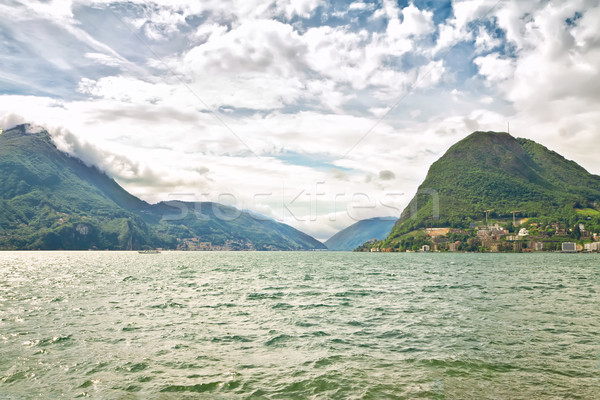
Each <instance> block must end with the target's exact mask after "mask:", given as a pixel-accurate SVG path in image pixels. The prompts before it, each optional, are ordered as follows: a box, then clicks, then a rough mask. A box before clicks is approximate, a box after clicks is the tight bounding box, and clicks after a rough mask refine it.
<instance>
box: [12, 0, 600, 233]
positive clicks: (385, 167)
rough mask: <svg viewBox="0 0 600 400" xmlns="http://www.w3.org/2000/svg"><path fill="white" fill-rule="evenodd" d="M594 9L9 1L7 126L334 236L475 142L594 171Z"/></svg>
mask: <svg viewBox="0 0 600 400" xmlns="http://www.w3.org/2000/svg"><path fill="white" fill-rule="evenodd" d="M599 3H600V1H599V0H591V1H586V0H570V1H547V0H545V1H538V0H529V1H513V0H500V1H498V0H466V1H430V0H415V1H412V2H409V1H389V0H363V1H355V2H350V1H331V2H324V1H320V0H261V1H256V0H202V1H192V0H155V1H151V0H130V1H110V0H99V1H93V0H46V1H20V0H4V1H2V2H1V4H0V15H2V18H1V19H0V54H2V56H1V57H0V128H4V129H7V128H10V127H11V126H14V125H15V124H17V123H20V122H23V121H27V122H32V123H37V124H41V125H44V126H46V127H48V129H50V130H51V132H52V134H53V136H54V138H55V141H56V143H57V144H58V145H59V146H60V148H61V149H63V150H65V151H68V152H70V153H72V154H74V155H77V156H78V157H80V158H82V159H83V160H84V161H85V162H86V163H89V164H93V165H96V166H98V167H99V168H101V169H102V170H104V171H106V172H107V173H108V174H109V175H111V176H113V177H114V178H115V179H116V180H117V181H118V182H119V183H121V184H122V185H123V186H124V187H125V188H126V189H127V190H129V191H130V192H132V193H134V194H136V195H138V196H140V197H141V198H143V199H145V200H147V201H149V202H157V201H161V200H173V199H184V200H189V201H193V200H213V201H219V202H222V203H227V204H233V205H235V206H237V207H238V208H242V209H249V210H253V211H255V212H258V213H261V214H264V215H267V216H270V217H272V218H275V219H278V220H280V221H283V222H286V223H289V224H290V225H292V226H294V227H296V228H299V229H301V230H303V231H305V232H307V233H309V234H311V235H313V236H315V237H317V238H319V239H326V238H328V237H329V236H331V235H332V234H334V233H335V232H337V231H338V230H339V229H341V228H344V227H346V226H348V225H350V224H351V223H352V222H353V221H354V220H357V219H361V218H366V217H374V216H387V215H396V216H397V215H399V213H400V211H401V209H402V208H403V207H404V206H405V205H406V203H408V201H409V200H410V198H411V197H412V196H413V194H414V192H415V191H416V188H417V186H418V185H419V183H420V182H421V181H422V180H423V178H424V177H425V174H426V173H427V169H428V167H429V165H430V164H431V163H432V162H434V161H435V160H436V159H437V158H439V157H440V156H441V155H442V154H443V153H444V151H445V150H447V148H448V147H449V146H451V145H452V144H453V143H455V142H456V141H458V140H460V139H461V138H463V137H465V136H466V135H468V134H469V133H471V132H473V131H475V130H495V131H506V130H507V125H508V123H510V131H511V134H513V135H514V136H520V137H526V138H530V139H533V140H536V141H538V142H540V143H542V144H544V145H546V146H547V147H549V148H551V149H553V150H555V151H558V152H559V153H561V154H563V155H564V156H566V157H567V158H569V159H573V160H575V161H577V162H578V163H580V164H581V165H583V166H584V167H585V168H586V169H588V170H589V171H590V172H592V173H596V174H600V165H598V153H599V150H600V145H599V142H600V71H599V70H600V29H599V28H598V21H600V4H599Z"/></svg>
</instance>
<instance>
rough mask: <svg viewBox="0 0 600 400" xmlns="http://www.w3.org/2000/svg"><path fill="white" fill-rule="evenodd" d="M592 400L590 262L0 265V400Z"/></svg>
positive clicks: (235, 257)
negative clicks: (290, 399)
mask: <svg viewBox="0 0 600 400" xmlns="http://www.w3.org/2000/svg"><path fill="white" fill-rule="evenodd" d="M78 396H79V397H87V396H89V397H92V398H113V399H116V398H122V399H136V398H139V399H146V398H161V399H162V398H164V399H170V398H173V399H179V398H211V399H212V398H257V399H260V398H265V399H289V398H298V399H303V398H315V399H330V398H331V399H380V398H390V399H394V398H398V399H404V398H411V399H412V398H431V399H446V398H447V399H498V398H511V399H531V398H537V399H543V398H581V399H592V398H600V255H598V254H590V255H585V254H574V255H569V254H548V253H546V254H426V253H423V254H406V253H401V254H369V253H335V252H283V253H277V252H275V253H259V252H239V253H238V252H198V253H192V252H189V253H185V252H165V253H161V254H138V253H135V252H30V253H28V252H0V399H21V398H25V399H27V398H73V397H78Z"/></svg>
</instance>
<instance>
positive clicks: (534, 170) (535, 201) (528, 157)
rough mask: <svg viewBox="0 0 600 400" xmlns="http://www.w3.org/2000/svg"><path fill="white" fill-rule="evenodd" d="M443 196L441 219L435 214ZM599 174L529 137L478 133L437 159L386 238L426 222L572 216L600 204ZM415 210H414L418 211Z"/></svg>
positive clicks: (457, 224) (464, 223) (453, 223)
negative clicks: (516, 212) (592, 172)
mask: <svg viewBox="0 0 600 400" xmlns="http://www.w3.org/2000/svg"><path fill="white" fill-rule="evenodd" d="M436 197H438V198H439V216H438V217H439V218H435V217H436V216H435V215H434V214H433V210H434V204H435V198H436ZM599 203H600V177H599V176H596V175H592V174H590V173H588V172H587V171H586V170H585V169H584V168H582V167H581V166H579V165H578V164H577V163H575V162H573V161H569V160H566V159H565V158H564V157H562V156H561V155H559V154H557V153H555V152H554V151H551V150H548V149H547V148H546V147H544V146H542V145H540V144H538V143H535V142H533V141H531V140H527V139H520V138H519V139H516V138H514V137H512V136H511V135H509V134H508V133H495V132H475V133H473V134H471V135H470V136H468V137H467V138H465V139H463V140H461V141H460V142H458V143H456V144H455V145H454V146H452V147H451V148H450V149H449V150H448V151H447V152H446V154H444V155H443V156H442V157H441V158H440V159H439V160H438V161H436V162H435V163H434V164H433V165H432V166H431V168H430V169H429V172H428V174H427V177H426V178H425V181H424V182H423V183H422V184H421V186H419V190H418V192H417V195H415V197H414V198H413V199H412V200H411V202H410V204H409V205H408V206H407V207H406V209H405V210H404V212H403V213H402V216H401V218H400V219H399V220H398V222H397V223H396V225H395V227H394V229H393V230H392V233H391V234H390V236H389V237H388V242H389V241H390V240H393V239H394V238H395V237H398V236H400V235H402V234H404V233H407V232H410V231H412V230H414V229H417V228H420V227H425V226H430V225H433V226H437V227H448V226H450V227H465V226H469V223H471V222H472V221H474V220H477V221H481V220H482V219H483V218H484V215H485V211H486V210H489V215H490V217H502V216H504V217H506V218H508V217H510V216H511V215H512V214H511V212H512V211H518V212H519V215H520V216H525V217H542V216H544V217H548V219H549V220H552V219H556V220H562V221H565V220H571V219H574V218H576V217H577V214H576V209H580V208H588V207H589V208H597V207H598V204H599ZM415 210H416V213H414V211H415Z"/></svg>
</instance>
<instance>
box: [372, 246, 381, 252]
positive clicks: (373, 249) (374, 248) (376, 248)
mask: <svg viewBox="0 0 600 400" xmlns="http://www.w3.org/2000/svg"><path fill="white" fill-rule="evenodd" d="M371 253H379V248H378V247H371Z"/></svg>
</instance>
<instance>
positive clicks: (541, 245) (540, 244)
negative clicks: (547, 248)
mask: <svg viewBox="0 0 600 400" xmlns="http://www.w3.org/2000/svg"><path fill="white" fill-rule="evenodd" d="M533 249H534V250H535V251H544V243H543V242H535V243H534V244H533Z"/></svg>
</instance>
